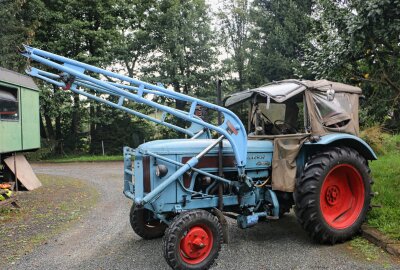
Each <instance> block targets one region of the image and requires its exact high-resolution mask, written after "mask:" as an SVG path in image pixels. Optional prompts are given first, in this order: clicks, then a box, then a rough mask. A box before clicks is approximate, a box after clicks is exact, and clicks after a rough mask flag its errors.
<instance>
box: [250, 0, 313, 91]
mask: <svg viewBox="0 0 400 270" xmlns="http://www.w3.org/2000/svg"><path fill="white" fill-rule="evenodd" d="M311 2H312V1H299V0H296V1H293V0H284V1H281V0H280V1H269V0H255V1H254V3H253V7H252V11H251V17H252V18H253V21H254V27H253V28H252V31H251V37H250V38H251V41H250V42H251V48H250V55H251V58H250V59H249V65H248V67H249V70H248V73H249V83H250V85H252V86H259V85H261V84H264V83H267V82H271V81H274V80H282V79H288V78H293V77H300V75H301V76H302V77H305V78H307V75H308V74H307V73H306V72H303V73H304V74H296V72H295V71H297V73H298V71H299V70H301V63H300V59H301V57H302V55H303V52H302V49H301V46H300V45H301V44H302V43H303V42H305V41H306V35H307V33H308V32H309V28H310V23H311V21H310V16H309V15H310V13H311Z"/></svg>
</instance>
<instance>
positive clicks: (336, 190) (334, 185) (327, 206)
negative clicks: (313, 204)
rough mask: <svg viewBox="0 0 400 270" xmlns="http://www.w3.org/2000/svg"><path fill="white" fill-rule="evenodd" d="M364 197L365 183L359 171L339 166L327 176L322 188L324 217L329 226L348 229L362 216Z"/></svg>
mask: <svg viewBox="0 0 400 270" xmlns="http://www.w3.org/2000/svg"><path fill="white" fill-rule="evenodd" d="M364 197H365V194H364V182H363V179H362V177H361V175H360V173H359V172H358V171H357V169H356V168H354V167H353V166H351V165H349V164H339V165H337V166H335V167H334V168H332V169H331V170H330V172H329V173H328V174H327V175H326V177H325V180H324V182H323V184H322V187H321V193H320V207H321V212H322V216H323V217H324V219H325V221H326V223H328V224H329V226H331V227H333V228H335V229H346V228H348V227H350V226H351V225H353V224H354V222H356V220H357V219H358V217H359V216H360V214H361V212H362V209H363V206H364Z"/></svg>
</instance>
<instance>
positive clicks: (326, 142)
mask: <svg viewBox="0 0 400 270" xmlns="http://www.w3.org/2000/svg"><path fill="white" fill-rule="evenodd" d="M326 146H347V147H351V148H353V149H354V150H356V151H358V152H359V153H360V155H362V156H363V157H364V158H365V159H367V160H376V159H378V157H377V156H376V154H375V152H374V150H372V148H371V147H370V146H369V145H368V144H367V143H366V142H365V141H364V140H362V139H360V138H359V137H357V136H354V135H351V134H345V133H339V134H328V135H325V136H321V137H320V139H319V140H318V141H316V142H306V143H305V144H304V146H303V149H302V151H301V152H303V155H304V154H305V156H309V155H310V154H312V153H314V152H316V151H318V150H319V149H321V147H326Z"/></svg>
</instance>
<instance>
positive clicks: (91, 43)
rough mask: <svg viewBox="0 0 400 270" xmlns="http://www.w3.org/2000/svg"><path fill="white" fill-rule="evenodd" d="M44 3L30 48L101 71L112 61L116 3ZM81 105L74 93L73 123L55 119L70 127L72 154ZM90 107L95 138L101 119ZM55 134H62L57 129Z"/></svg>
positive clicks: (79, 128) (45, 0) (116, 35)
mask: <svg viewBox="0 0 400 270" xmlns="http://www.w3.org/2000/svg"><path fill="white" fill-rule="evenodd" d="M43 3H44V5H45V7H46V10H45V14H44V15H43V17H42V18H41V20H40V24H41V27H40V28H38V29H37V31H36V35H35V39H34V42H33V45H35V46H38V47H40V48H43V49H45V50H48V51H51V52H53V53H56V54H61V55H63V56H66V57H70V58H73V59H76V60H78V61H83V62H86V63H89V64H92V65H96V66H100V67H104V68H105V67H107V65H109V64H110V63H111V62H112V61H113V59H114V57H113V54H112V47H113V44H114V42H115V41H116V40H117V39H118V38H119V32H118V31H117V28H116V25H117V15H118V14H117V7H118V2H116V1H111V0H109V1H78V0H69V1H49V0H43ZM54 90H55V91H59V90H58V89H54ZM81 102H82V101H81V100H80V98H79V96H78V95H76V94H74V95H73V101H72V104H73V105H72V111H71V113H72V115H71V118H72V121H61V120H60V119H58V118H57V117H56V119H55V123H56V124H57V123H61V122H62V123H63V124H65V123H67V122H69V123H70V124H71V125H70V127H69V128H67V129H66V131H67V132H66V134H65V135H66V136H64V138H65V139H66V140H65V141H66V143H67V144H69V145H67V147H68V148H70V150H71V151H76V150H79V148H81V143H80V141H81V136H80V135H79V134H80V133H82V129H83V127H84V126H83V122H82V120H83V117H84V116H85V113H86V112H85V109H84V108H82V107H81V105H80V104H81ZM89 105H90V106H89V115H90V120H89V127H90V133H91V135H92V136H94V134H95V129H96V123H98V122H99V121H100V119H99V115H98V114H97V113H96V106H97V104H95V103H94V102H91V101H89ZM57 127H58V128H59V129H61V128H62V127H61V125H56V128H57ZM56 133H58V134H62V132H61V131H60V130H58V132H56ZM56 139H58V140H59V139H61V138H56Z"/></svg>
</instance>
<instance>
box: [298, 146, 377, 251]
mask: <svg viewBox="0 0 400 270" xmlns="http://www.w3.org/2000/svg"><path fill="white" fill-rule="evenodd" d="M369 172H370V170H369V168H368V165H367V161H366V160H365V159H364V158H363V157H362V156H361V155H360V154H359V153H358V152H357V151H355V150H353V149H351V148H347V147H342V148H339V147H335V148H330V149H327V150H326V151H324V152H321V153H318V154H316V155H314V156H313V157H312V158H311V159H310V160H309V161H308V162H307V164H306V165H305V168H304V171H303V173H302V175H301V177H300V178H299V179H298V181H297V183H296V190H295V204H296V207H295V212H296V216H297V219H298V221H299V222H300V224H301V225H302V227H303V228H304V229H305V230H306V231H307V232H308V233H309V234H310V236H311V237H312V238H313V239H314V240H316V241H317V242H320V243H330V244H334V243H336V242H343V241H345V240H347V239H349V238H351V237H353V236H354V235H355V234H356V233H358V232H359V230H360V227H361V225H362V223H363V221H364V219H365V216H366V214H367V211H368V209H369V204H370V201H371V184H372V180H371V177H370V175H369Z"/></svg>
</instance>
